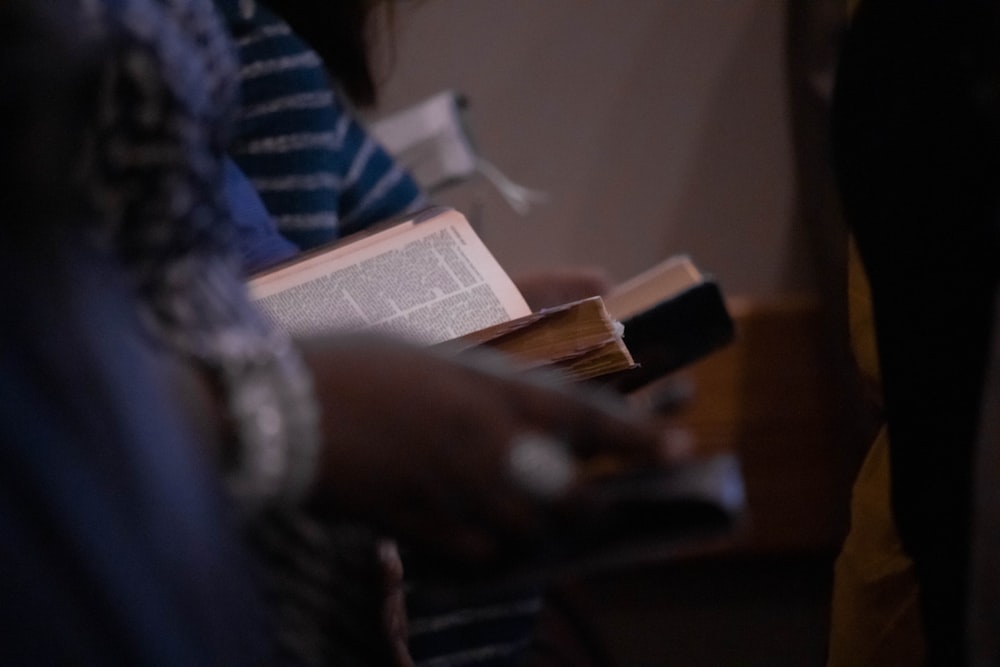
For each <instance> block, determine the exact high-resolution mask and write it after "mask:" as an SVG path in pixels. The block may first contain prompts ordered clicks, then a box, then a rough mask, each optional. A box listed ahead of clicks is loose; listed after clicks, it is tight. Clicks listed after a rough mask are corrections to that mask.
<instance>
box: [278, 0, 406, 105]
mask: <svg viewBox="0 0 1000 667" xmlns="http://www.w3.org/2000/svg"><path fill="white" fill-rule="evenodd" d="M266 4H267V5H268V7H270V8H271V9H272V10H273V11H274V12H276V13H277V14H278V15H280V16H281V17H282V18H283V19H284V20H285V21H287V22H288V24H289V25H290V26H291V27H292V30H294V31H295V32H296V33H298V35H299V36H300V37H302V38H303V39H304V40H305V41H306V42H308V43H309V45H310V46H311V47H312V48H313V49H315V50H316V52H317V53H318V54H319V56H320V57H321V58H322V59H323V62H324V63H325V64H326V68H327V70H328V71H329V73H330V76H331V77H332V78H333V79H334V81H335V82H336V84H337V85H338V86H340V88H341V89H342V90H343V91H344V92H345V93H346V94H347V96H348V97H350V98H351V101H353V102H354V103H355V104H357V105H359V106H371V105H374V104H375V101H376V99H377V97H378V90H377V89H378V86H377V82H376V80H375V75H374V71H373V67H372V61H371V57H372V53H371V51H372V47H373V44H374V34H373V27H372V25H371V18H372V15H373V10H374V9H375V8H376V7H378V6H379V5H385V4H387V3H385V2H383V1H382V0H267V2H266Z"/></svg>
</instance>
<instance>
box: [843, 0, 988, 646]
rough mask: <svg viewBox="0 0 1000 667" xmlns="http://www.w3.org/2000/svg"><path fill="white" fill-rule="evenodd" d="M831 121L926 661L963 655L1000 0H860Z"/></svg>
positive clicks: (983, 353)
mask: <svg viewBox="0 0 1000 667" xmlns="http://www.w3.org/2000/svg"><path fill="white" fill-rule="evenodd" d="M833 121H834V151H835V160H836V166H837V171H838V178H839V181H840V187H841V191H842V194H843V199H844V206H845V213H846V216H847V220H848V223H849V224H850V225H851V229H852V232H853V233H854V235H855V237H856V239H857V243H858V248H859V251H860V254H861V257H862V259H863V262H864V265H865V269H866V271H867V274H868V279H869V282H870V285H871V290H872V302H873V309H874V316H875V325H876V331H877V342H878V351H879V361H880V364H881V372H882V379H883V387H884V396H885V406H886V419H887V424H888V430H889V440H890V443H891V462H892V501H893V511H894V513H895V517H896V522H897V525H898V528H899V532H900V536H901V539H902V541H903V544H904V546H905V548H906V550H907V552H908V553H909V555H910V556H911V557H912V558H913V560H914V562H915V565H916V571H917V577H918V580H919V585H920V590H921V606H922V610H923V617H924V625H925V633H926V639H927V645H928V653H929V658H930V662H931V664H935V665H961V664H964V662H963V659H964V656H963V653H964V629H965V617H966V613H965V597H966V596H965V592H966V587H967V573H968V567H967V566H968V557H969V550H968V544H969V526H970V512H969V507H970V489H971V458H970V457H971V451H972V446H973V443H974V442H975V437H976V429H977V424H978V414H979V395H980V391H981V385H982V382H983V373H984V370H985V368H986V362H987V354H988V342H989V340H990V336H991V331H992V320H993V303H994V296H995V293H996V287H997V272H998V270H1000V261H998V260H1000V253H998V245H997V240H998V237H997V223H998V213H1000V187H998V186H1000V6H998V5H997V3H995V2H982V1H962V2H947V3H945V2H938V3H913V2H904V1H902V0H895V1H894V0H874V1H872V2H867V3H863V4H862V6H861V8H860V9H859V11H858V14H857V15H856V17H855V21H854V23H853V25H852V28H851V30H850V33H849V35H848V38H847V40H846V43H845V45H844V50H843V53H842V59H841V63H840V68H839V73H838V81H837V88H836V95H835V100H834V108H833Z"/></svg>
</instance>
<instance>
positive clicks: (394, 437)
mask: <svg viewBox="0 0 1000 667" xmlns="http://www.w3.org/2000/svg"><path fill="white" fill-rule="evenodd" d="M301 347H302V349H303V351H304V354H305V355H306V358H307V360H308V362H309V364H310V367H311V368H312V370H313V374H314V378H315V384H316V387H317V395H318V396H319V399H320V401H321V403H322V405H321V409H322V414H323V416H324V424H323V432H324V433H323V435H324V438H325V442H324V447H323V450H322V458H321V461H320V467H319V475H318V476H319V479H318V480H317V484H316V487H315V489H316V490H315V493H314V497H313V499H314V501H315V505H316V507H317V508H319V509H320V511H322V510H323V509H326V510H332V511H336V512H338V513H339V514H341V515H346V516H355V517H357V518H359V519H364V520H366V521H369V522H373V523H374V524H375V525H377V526H379V527H381V528H382V529H383V530H384V531H385V532H386V533H387V534H388V535H390V536H392V537H395V538H397V539H399V540H400V542H401V543H404V544H406V545H407V546H408V547H409V548H413V549H419V550H422V551H423V552H425V553H427V554H437V555H439V556H440V557H441V558H443V559H446V560H448V561H454V562H456V563H466V564H472V565H475V564H477V563H480V564H482V563H488V562H490V561H494V560H496V559H498V558H503V557H506V556H507V555H509V554H511V553H512V552H513V553H516V552H517V551H518V550H523V549H527V548H530V546H531V545H532V544H533V543H537V541H538V540H540V539H541V537H542V535H541V532H542V531H543V529H544V527H545V525H546V520H547V518H548V517H549V515H550V513H551V512H553V511H555V510H556V509H557V508H558V511H560V512H563V511H565V510H566V505H567V504H571V503H573V502H574V493H575V491H576V486H577V485H578V484H579V483H580V481H581V479H582V477H583V476H582V475H580V476H574V477H573V478H571V480H570V482H569V483H568V484H567V485H566V486H565V487H564V491H565V492H564V493H558V494H556V497H547V498H546V497H541V496H543V495H544V494H537V493H532V492H531V490H530V489H529V488H526V487H525V486H524V485H523V484H519V483H518V481H517V480H516V479H515V477H514V475H512V474H511V467H510V457H511V452H512V448H514V447H515V445H516V444H517V443H518V442H522V441H523V436H524V434H526V433H529V434H530V433H536V434H539V435H541V436H546V437H551V438H553V439H556V440H558V441H561V442H563V443H565V444H566V446H567V447H568V448H569V451H570V452H571V453H572V455H573V458H574V461H575V460H580V461H584V460H593V459H595V458H596V457H602V456H614V457H616V458H617V459H620V460H621V461H625V462H631V463H634V464H646V465H648V464H654V465H664V466H666V465H669V464H672V463H676V462H679V461H681V460H686V458H687V456H688V450H689V448H688V447H687V446H686V445H687V441H686V439H684V438H678V439H677V440H676V441H675V440H674V439H673V438H672V437H671V435H672V433H673V432H672V431H671V430H670V429H669V428H668V427H667V424H666V423H665V421H664V419H663V417H662V416H653V415H650V414H645V413H643V412H640V411H637V410H635V409H634V408H631V407H629V406H627V405H626V404H625V403H624V402H623V401H622V400H621V399H620V397H613V396H610V395H605V394H603V393H595V392H593V391H591V390H585V389H583V388H580V387H579V386H575V387H567V386H566V385H563V384H561V383H557V382H554V381H552V380H550V378H549V376H548V375H546V374H538V375H535V374H530V373H528V374H526V373H524V372H523V371H514V370H513V369H511V368H509V367H508V366H507V364H506V362H505V360H502V359H501V358H500V357H499V356H498V355H496V354H491V353H487V352H485V351H475V353H473V354H468V355H463V356H462V357H461V359H455V358H450V357H447V356H445V355H442V354H437V353H435V352H433V351H431V350H428V349H427V348H420V347H415V346H410V345H408V344H403V343H399V342H394V341H389V340H383V339H378V338H375V337H372V336H363V335H340V336H330V337H326V338H317V339H312V340H310V341H307V342H303V343H302V345H301ZM576 477H580V478H581V479H577V478H576Z"/></svg>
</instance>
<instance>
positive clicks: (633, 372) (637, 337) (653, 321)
mask: <svg viewBox="0 0 1000 667" xmlns="http://www.w3.org/2000/svg"><path fill="white" fill-rule="evenodd" d="M622 324H623V325H624V327H625V333H624V336H623V337H622V338H623V340H624V341H625V344H626V345H627V346H628V349H629V351H630V352H631V353H632V359H633V360H634V361H635V363H636V367H635V368H632V369H629V370H626V371H621V372H619V373H615V374H613V375H610V376H607V377H606V378H602V380H601V381H602V383H605V384H608V385H610V386H613V387H614V388H615V389H616V390H618V391H622V392H625V393H628V392H631V391H635V390H636V389H639V388H640V387H643V386H644V385H646V384H648V383H650V382H652V381H653V380H656V379H658V378H661V377H663V376H664V375H667V374H668V373H671V372H673V371H675V370H677V369H679V368H681V367H683V366H686V365H687V364H690V363H692V362H693V361H696V360H698V359H700V358H702V357H704V356H705V355H707V354H709V353H711V352H714V351H715V350H717V349H719V348H722V347H724V346H725V345H727V344H729V343H730V342H732V340H733V338H734V336H735V325H734V323H733V319H732V317H731V316H730V314H729V310H728V308H727V307H726V302H725V299H724V298H723V295H722V291H721V289H720V288H719V285H718V284H717V283H716V282H715V281H714V280H711V279H706V280H704V281H702V282H700V283H698V284H696V285H693V286H692V287H690V288H688V289H686V290H684V291H683V292H681V293H680V294H677V295H675V296H672V297H670V298H668V299H666V300H664V301H661V302H660V303H658V304H657V305H655V306H653V307H652V308H649V309H647V310H645V311H643V312H641V313H639V314H637V315H634V316H633V317H631V318H629V319H627V320H625V321H624V322H623V323H622Z"/></svg>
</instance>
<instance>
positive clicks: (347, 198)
mask: <svg viewBox="0 0 1000 667" xmlns="http://www.w3.org/2000/svg"><path fill="white" fill-rule="evenodd" d="M215 1H216V5H217V7H218V8H219V10H220V11H221V12H222V14H223V16H224V17H225V19H226V22H227V23H228V26H229V29H230V32H231V34H232V36H233V38H234V39H235V41H236V44H237V47H238V49H239V57H240V62H241V63H242V65H241V71H240V80H241V93H242V96H243V103H242V109H241V112H240V115H239V120H238V127H237V137H236V142H235V146H234V148H233V151H232V154H233V157H234V159H235V160H236V162H237V164H238V165H239V166H240V168H241V169H243V171H244V172H245V173H246V174H247V175H248V176H249V178H250V180H251V181H252V182H253V184H254V187H255V188H256V189H257V191H258V192H259V193H260V196H261V198H262V199H263V200H264V204H265V205H266V206H267V209H268V210H269V211H270V212H271V214H272V216H273V217H274V219H275V221H276V223H277V226H278V229H279V230H280V231H281V232H282V233H283V234H284V235H285V236H286V237H287V238H288V239H289V240H291V241H292V242H294V243H296V244H298V245H299V246H301V247H303V248H309V247H312V246H315V245H317V244H319V243H323V242H325V241H329V240H332V239H335V238H337V237H338V236H342V235H345V234H349V233H351V232H354V231H357V230H359V229H363V228H364V227H366V226H368V225H370V224H372V223H375V222H380V221H382V220H385V219H387V218H390V217H392V216H395V215H398V214H400V213H402V212H404V211H412V210H415V209H417V208H420V207H422V206H424V205H425V203H426V202H425V199H424V196H423V194H422V193H421V191H420V189H419V187H418V186H417V184H416V182H415V181H414V180H413V179H412V178H411V177H410V175H409V174H408V173H407V172H406V171H404V170H403V169H402V168H401V167H400V166H399V165H398V164H397V163H396V162H395V161H394V160H393V159H392V158H391V157H390V156H389V155H388V154H387V153H386V152H385V150H384V149H382V147H381V146H379V145H378V143H377V142H375V141H374V140H373V139H372V137H371V136H370V135H369V134H368V133H367V132H366V131H365V129H364V127H363V126H362V125H361V123H360V122H359V121H358V119H357V118H356V116H355V114H354V113H353V112H352V110H351V108H350V106H349V103H348V102H347V101H346V100H345V99H344V97H343V96H342V95H341V94H340V93H339V92H338V91H337V90H336V88H335V87H332V86H331V85H330V82H329V79H328V78H327V76H326V72H325V70H324V68H323V63H322V61H321V60H320V58H319V56H318V55H317V54H316V53H315V52H314V51H313V50H312V49H310V48H309V47H308V46H307V45H306V44H305V43H304V42H303V41H302V40H301V39H300V38H299V37H298V36H297V35H295V34H294V33H293V32H292V31H291V29H290V28H289V27H288V25H287V24H286V23H285V22H284V21H282V20H281V19H279V18H278V17H277V16H275V15H274V14H272V13H271V12H270V11H268V9H267V8H266V7H264V6H263V5H262V4H261V3H257V2H253V1H249V2H248V1H247V0H215Z"/></svg>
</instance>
